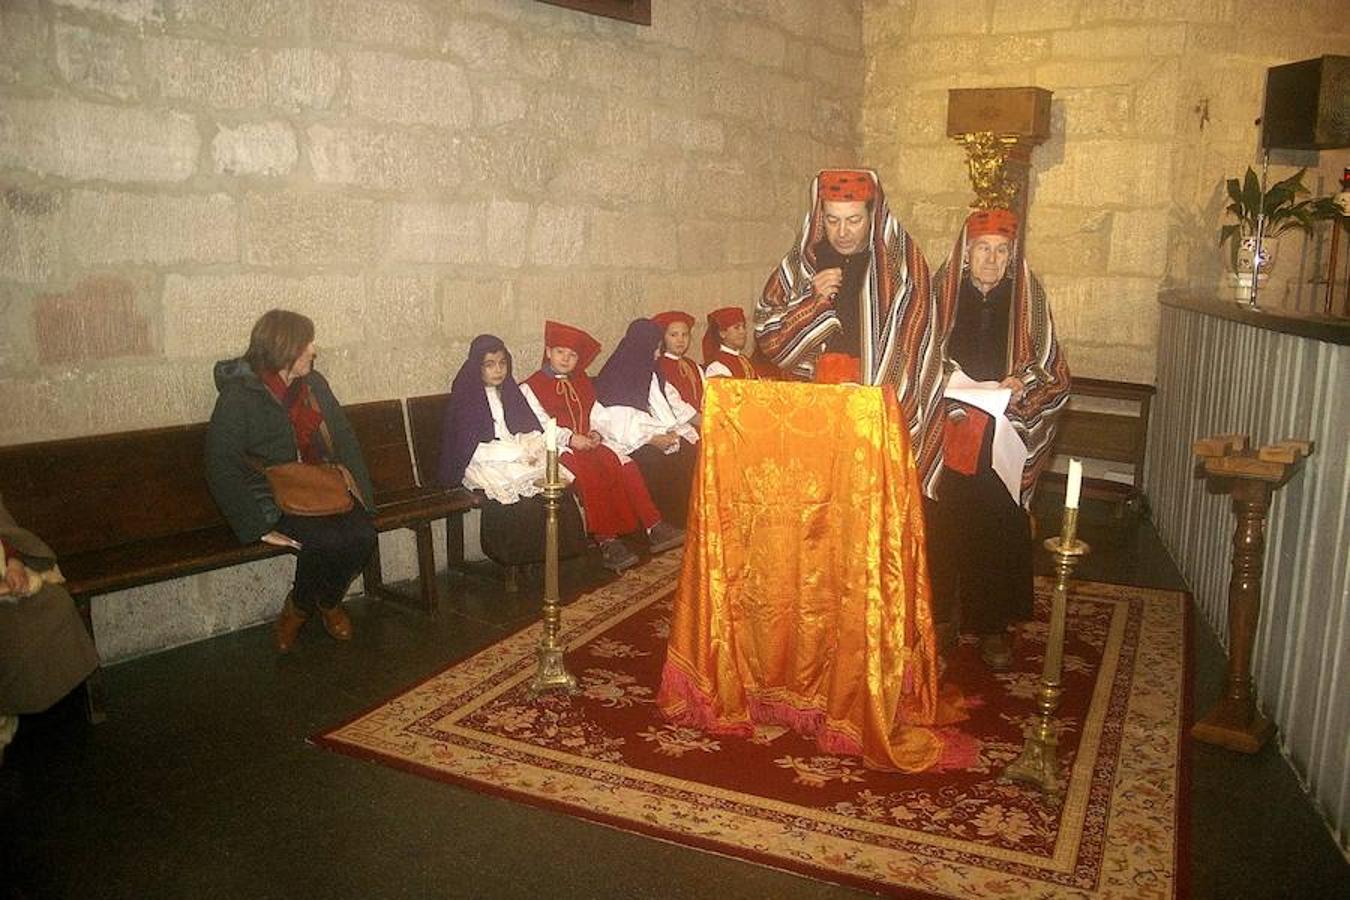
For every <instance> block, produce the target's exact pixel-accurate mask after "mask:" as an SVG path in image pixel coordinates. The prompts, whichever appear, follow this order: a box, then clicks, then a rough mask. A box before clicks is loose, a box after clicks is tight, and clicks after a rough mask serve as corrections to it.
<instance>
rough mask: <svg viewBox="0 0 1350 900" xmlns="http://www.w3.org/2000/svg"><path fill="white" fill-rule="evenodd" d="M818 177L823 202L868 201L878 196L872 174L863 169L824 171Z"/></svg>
mask: <svg viewBox="0 0 1350 900" xmlns="http://www.w3.org/2000/svg"><path fill="white" fill-rule="evenodd" d="M816 177H817V179H818V180H819V182H820V199H821V200H833V201H845V202H846V201H849V200H863V201H866V200H871V199H872V198H873V197H875V196H876V185H875V184H874V183H873V181H872V173H871V172H867V171H864V170H862V169H824V170H822V171H821V173H820V174H819V175H818V176H816Z"/></svg>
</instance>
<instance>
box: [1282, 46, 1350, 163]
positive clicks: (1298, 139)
mask: <svg viewBox="0 0 1350 900" xmlns="http://www.w3.org/2000/svg"><path fill="white" fill-rule="evenodd" d="M1261 145H1262V146H1263V147H1266V148H1275V149H1281V150H1334V149H1337V148H1340V147H1350V56H1319V57H1317V58H1316V59H1305V60H1303V61H1302V62H1296V63H1289V64H1288V65H1284V66H1274V67H1273V68H1270V69H1267V70H1266V106H1265V111H1264V112H1262V114H1261Z"/></svg>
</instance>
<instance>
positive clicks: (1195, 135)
mask: <svg viewBox="0 0 1350 900" xmlns="http://www.w3.org/2000/svg"><path fill="white" fill-rule="evenodd" d="M864 42H865V46H866V59H867V76H866V77H867V86H866V96H865V98H864V111H863V152H862V157H863V159H864V160H866V161H867V162H868V163H869V164H871V165H873V166H875V167H877V168H878V169H879V171H880V172H881V175H882V180H883V182H884V183H885V184H887V186H888V188H887V193H888V196H889V197H890V198H891V200H892V203H893V205H895V207H896V209H897V211H898V212H899V214H901V215H902V216H904V217H905V221H906V224H907V226H908V227H909V228H910V230H911V232H912V233H913V234H914V235H915V237H916V239H917V240H918V242H919V244H920V246H921V247H922V248H923V249H924V251H925V253H926V255H927V256H928V259H929V263H930V265H932V266H934V267H936V265H937V264H938V262H940V261H941V259H942V258H944V257H945V256H946V255H948V254H949V253H950V252H951V246H952V242H953V239H954V237H955V235H956V232H957V229H958V228H959V227H960V223H961V221H962V218H963V216H964V215H965V213H966V211H967V209H968V206H967V205H968V203H969V202H970V200H971V198H972V194H971V191H970V188H969V181H968V179H967V177H966V174H965V166H964V154H963V152H962V150H961V149H960V148H959V147H958V146H957V145H956V144H955V143H954V142H953V141H951V140H949V139H948V138H947V137H946V136H945V124H946V108H947V90H948V89H949V88H954V87H1013V86H1030V85H1034V86H1037V87H1042V88H1047V89H1049V90H1052V91H1054V99H1053V103H1052V135H1051V138H1050V139H1049V140H1048V141H1047V142H1046V143H1044V144H1042V145H1041V146H1040V147H1039V148H1038V149H1037V150H1036V151H1035V153H1034V155H1033V157H1032V162H1033V175H1032V187H1031V195H1030V199H1031V204H1032V207H1031V213H1030V216H1029V221H1028V229H1027V256H1028V259H1029V261H1030V262H1031V265H1032V267H1033V268H1034V269H1035V270H1036V271H1037V273H1038V274H1039V275H1040V276H1041V277H1042V280H1043V281H1044V282H1045V285H1046V289H1047V291H1048V292H1049V295H1050V298H1051V303H1052V308H1053V311H1054V315H1055V319H1056V324H1057V326H1058V328H1059V330H1060V334H1061V336H1062V338H1063V340H1064V343H1065V345H1066V350H1067V353H1068V355H1069V362H1070V366H1071V367H1072V369H1073V371H1074V372H1076V373H1078V374H1081V375H1090V376H1097V377H1104V378H1118V379H1125V380H1130V381H1142V382H1152V381H1153V371H1154V352H1155V345H1156V339H1157V328H1158V310H1157V301H1156V297H1157V294H1158V291H1159V290H1160V289H1162V288H1164V287H1186V288H1190V289H1194V290H1196V291H1200V292H1207V293H1210V294H1214V295H1218V294H1219V293H1220V292H1221V290H1222V288H1221V282H1222V278H1223V265H1224V263H1223V260H1222V258H1221V255H1220V253H1219V251H1218V247H1217V237H1218V230H1219V227H1220V225H1221V224H1223V222H1224V221H1226V219H1225V218H1224V213H1223V207H1224V206H1225V205H1226V204H1227V200H1226V198H1225V197H1224V196H1223V194H1222V190H1223V182H1224V179H1225V178H1227V177H1232V176H1238V175H1241V174H1242V173H1243V172H1245V170H1246V167H1247V166H1248V165H1257V166H1258V168H1259V163H1258V160H1259V150H1258V144H1259V134H1258V129H1257V128H1256V127H1255V126H1254V124H1253V121H1254V120H1255V119H1256V118H1257V117H1258V116H1259V115H1260V114H1261V107H1262V102H1263V97H1264V89H1265V70H1266V68H1267V67H1269V66H1272V65H1278V64H1281V63H1285V62H1293V61H1296V60H1300V59H1307V58H1310V57H1314V56H1320V55H1322V54H1327V53H1342V54H1344V53H1347V52H1350V26H1347V20H1346V18H1345V9H1344V4H1340V3H1336V2H1328V0H1315V2H1302V0H1286V2H1275V3H1271V2H1263V3H1257V2H1254V0H959V2H957V0H922V2H912V0H867V2H865V3H864ZM1347 164H1350V153H1346V152H1345V151H1335V152H1330V151H1328V152H1323V153H1321V154H1309V153H1288V152H1283V153H1280V152H1277V153H1275V154H1274V155H1273V156H1272V164H1271V170H1270V177H1271V179H1272V181H1273V180H1275V179H1278V178H1282V177H1284V176H1285V175H1288V174H1291V173H1292V172H1293V171H1296V169H1297V167H1299V166H1305V165H1307V166H1311V167H1312V170H1311V171H1309V173H1308V176H1307V178H1306V179H1305V181H1306V183H1307V184H1308V186H1309V187H1310V188H1312V189H1313V191H1314V192H1315V193H1317V194H1328V193H1333V192H1334V191H1335V190H1336V189H1337V179H1338V178H1339V176H1340V173H1341V169H1342V167H1343V166H1345V165H1347ZM1322 237H1323V238H1324V237H1325V226H1324V228H1323V233H1322ZM1324 243H1325V240H1320V241H1313V242H1305V241H1304V240H1303V239H1302V238H1301V237H1298V236H1294V235H1291V236H1289V237H1287V238H1285V239H1284V240H1283V241H1282V247H1281V250H1280V254H1281V257H1282V260H1281V261H1278V262H1277V268H1276V269H1275V272H1274V275H1273V278H1272V282H1271V285H1270V287H1269V288H1268V290H1267V291H1266V295H1265V296H1266V302H1269V303H1272V304H1275V303H1278V304H1283V305H1287V306H1290V307H1295V308H1304V309H1307V308H1310V307H1311V305H1312V304H1313V303H1314V302H1316V303H1318V304H1320V300H1321V296H1322V294H1321V289H1320V288H1317V287H1315V286H1314V285H1312V284H1309V283H1308V280H1309V279H1310V278H1312V277H1313V276H1314V275H1319V276H1324V275H1325V268H1326V262H1325V259H1324V246H1323V245H1324ZM1230 296H1231V294H1230Z"/></svg>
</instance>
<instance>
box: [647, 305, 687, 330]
mask: <svg viewBox="0 0 1350 900" xmlns="http://www.w3.org/2000/svg"><path fill="white" fill-rule="evenodd" d="M652 321H653V322H655V323H656V324H657V325H660V326H661V330H662V331H665V330H666V329H667V328H669V327H670V326H671V325H673V324H675V323H676V322H683V323H684V325H685V327H686V328H693V327H694V317H693V316H691V315H689V313H687V312H681V311H680V310H678V309H670V310H666V311H665V312H659V313H657V314H656V315H654V316H652Z"/></svg>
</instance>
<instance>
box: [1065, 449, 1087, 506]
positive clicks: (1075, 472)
mask: <svg viewBox="0 0 1350 900" xmlns="http://www.w3.org/2000/svg"><path fill="white" fill-rule="evenodd" d="M1082 490H1083V464H1082V463H1081V462H1079V461H1078V460H1076V459H1071V460H1069V486H1068V489H1067V490H1066V492H1065V494H1064V508H1065V509H1077V508H1078V495H1079V493H1080V492H1081V491H1082Z"/></svg>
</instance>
